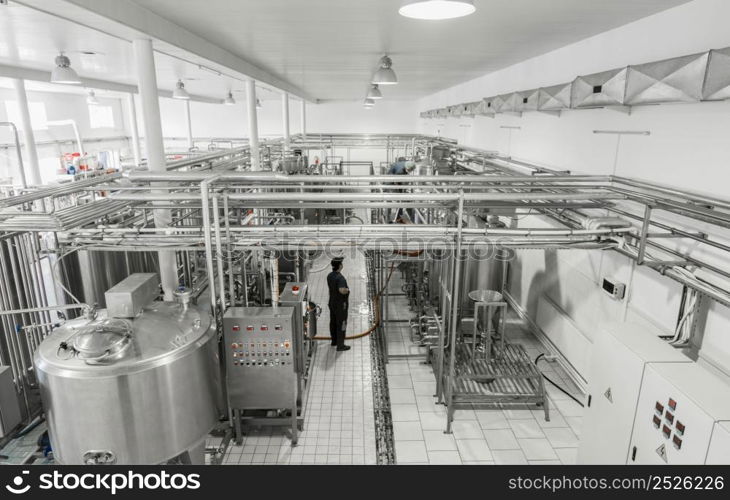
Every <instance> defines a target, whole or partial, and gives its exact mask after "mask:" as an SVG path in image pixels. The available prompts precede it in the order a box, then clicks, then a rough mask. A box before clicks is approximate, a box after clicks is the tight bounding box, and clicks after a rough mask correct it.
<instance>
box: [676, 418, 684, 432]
mask: <svg viewBox="0 0 730 500" xmlns="http://www.w3.org/2000/svg"><path fill="white" fill-rule="evenodd" d="M676 429H677V434H679V435H680V436H684V429H685V427H684V424H683V423H682V422H680V421H679V420H677V425H676Z"/></svg>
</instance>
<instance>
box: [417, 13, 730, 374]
mask: <svg viewBox="0 0 730 500" xmlns="http://www.w3.org/2000/svg"><path fill="white" fill-rule="evenodd" d="M729 18H730V2H727V1H725V0H696V1H694V2H691V3H689V4H685V5H683V6H680V7H677V8H674V9H671V10H669V11H666V12H663V13H660V14H657V15H654V16H651V17H649V18H646V19H643V20H640V21H637V22H634V23H632V24H629V25H626V26H624V27H621V28H618V29H615V30H612V31H609V32H606V33H603V34H601V35H598V36H595V37H592V38H590V39H587V40H584V41H581V42H579V43H576V44H574V45H571V46H568V47H564V48H562V49H559V50H556V51H554V52H551V53H549V54H546V55H543V56H540V57H537V58H534V59H531V60H529V61H525V62H523V63H520V64H517V65H515V66H512V67H509V68H506V69H504V70H501V71H498V72H495V73H492V74H489V75H485V76H483V77H481V78H479V79H476V80H473V81H470V82H467V83H464V84H462V85H458V86H456V87H453V88H450V89H447V90H444V91H442V92H439V93H437V94H434V95H432V96H429V97H427V98H425V99H422V100H421V101H420V102H419V112H420V111H425V110H428V109H434V108H440V107H444V106H447V105H453V104H459V103H463V102H469V101H474V100H479V99H481V98H483V97H488V96H493V95H497V94H502V93H507V92H511V91H518V90H526V89H532V88H537V87H541V86H548V85H554V84H561V83H566V82H569V81H572V80H573V79H574V78H575V77H576V76H578V75H581V74H589V73H593V72H598V71H603V70H608V69H613V68H617V67H622V66H626V65H629V64H638V63H644V62H650V61H656V60H660V59H663V58H669V57H675V56H681V55H686V54H692V53H696V52H702V51H706V50H709V49H713V48H723V47H726V46H729V45H730V30H728V29H727V23H726V20H727V19H729ZM419 122H420V125H419V128H420V131H421V132H423V133H428V134H439V133H440V134H441V135H443V136H446V137H453V138H456V139H458V140H459V141H460V142H463V143H465V144H468V145H473V146H476V147H481V148H485V149H494V150H497V151H500V152H502V153H505V154H509V155H512V156H513V157H516V158H520V159H524V160H527V161H530V162H533V163H537V164H541V165H545V166H551V167H557V168H560V169H570V170H572V171H575V172H587V173H591V174H610V173H615V174H617V175H624V176H631V177H638V178H643V179H648V180H651V181H655V182H661V183H666V184H672V185H676V186H680V187H682V188H684V189H690V190H696V191H701V192H705V193H710V194H715V195H719V196H723V197H727V183H728V181H729V180H730V173H728V165H730V140H728V131H730V103H729V102H720V103H700V104H677V105H663V106H646V107H636V108H634V110H633V112H632V114H631V115H630V116H628V115H625V114H621V113H617V112H615V111H610V110H585V111H579V110H574V111H567V112H564V113H563V115H562V116H561V117H559V118H557V117H554V116H549V115H544V114H540V113H526V114H524V115H523V116H522V117H516V116H507V115H499V116H497V117H496V118H494V119H490V118H486V117H476V118H463V119H434V120H419ZM514 126H518V127H520V129H519V130H514V129H509V128H504V127H514ZM601 129H606V130H648V131H650V132H651V135H650V136H623V137H621V138H620V139H619V137H618V136H615V135H596V134H594V133H593V131H594V130H601ZM525 222H527V221H525ZM533 222H534V218H533V219H531V220H530V223H533ZM716 236H717V237H719V238H721V239H723V240H727V234H721V235H716ZM686 250H687V251H690V252H695V253H696V252H699V251H700V249H697V248H691V249H690V248H687V249H686ZM724 264H725V267H727V264H726V263H724ZM610 275H613V276H616V277H617V278H619V279H620V280H622V281H624V282H626V283H627V284H628V285H629V299H628V300H627V301H626V302H623V303H620V302H614V301H612V300H611V299H610V298H608V297H607V296H605V295H604V294H603V293H602V292H601V291H600V288H599V285H600V280H601V279H602V277H603V276H610ZM511 289H512V292H513V293H514V295H515V296H516V297H517V299H518V300H519V302H520V304H521V305H522V307H524V308H525V310H526V311H527V312H528V313H529V314H530V315H531V317H533V318H537V317H538V316H539V317H540V319H541V320H543V321H547V322H548V323H550V324H549V325H547V326H546V327H545V328H547V329H548V330H555V331H560V330H570V327H572V326H573V325H574V326H577V328H578V329H579V330H580V335H576V336H575V338H572V339H570V341H569V342H564V345H563V346H562V349H563V350H564V353H565V354H566V355H567V356H568V358H569V360H570V361H571V362H572V363H573V364H574V365H575V366H576V367H581V368H580V369H581V370H582V371H583V372H584V375H585V370H586V361H587V360H586V359H584V357H585V352H586V351H585V349H584V347H585V344H590V341H591V339H592V338H593V337H594V336H595V335H596V334H598V333H597V332H599V331H600V325H601V323H603V322H605V321H615V320H619V321H620V320H624V319H626V320H629V321H639V322H641V323H644V324H647V325H648V326H649V327H650V328H653V329H656V330H657V331H658V332H662V333H670V332H671V331H672V330H673V328H674V326H675V324H676V321H677V315H678V307H679V297H680V294H681V288H680V287H679V286H678V285H677V284H676V283H674V282H672V281H671V280H669V279H667V278H664V277H662V276H661V275H659V274H657V273H655V272H653V271H651V270H647V269H645V268H636V267H635V266H633V265H632V264H631V263H630V262H629V261H628V259H625V258H623V257H620V256H618V255H615V254H612V253H608V252H582V251H558V252H534V251H529V252H528V251H525V252H520V254H519V259H518V261H517V263H516V265H515V269H514V274H513V279H512V283H511ZM551 308H552V309H553V310H558V311H560V313H561V314H560V318H558V319H555V318H553V317H551V314H548V313H546V312H545V311H546V310H548V309H551ZM556 321H557V327H556V324H554V323H555V322H556ZM729 326H730V313H729V312H728V310H727V308H724V307H722V306H719V305H717V304H713V305H712V307H711V311H710V318H709V319H708V324H707V328H706V333H705V338H704V343H703V346H702V352H701V355H702V356H703V360H705V361H711V362H712V363H714V364H715V365H717V366H719V367H721V368H722V369H724V370H725V371H727V372H728V373H730V333H728V330H729V328H728V327H729ZM545 328H544V329H545Z"/></svg>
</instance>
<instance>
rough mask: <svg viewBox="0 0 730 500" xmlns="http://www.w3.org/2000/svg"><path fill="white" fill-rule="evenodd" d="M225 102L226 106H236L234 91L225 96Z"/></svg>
mask: <svg viewBox="0 0 730 500" xmlns="http://www.w3.org/2000/svg"><path fill="white" fill-rule="evenodd" d="M223 104H225V105H226V106H235V105H236V100H235V99H234V98H233V92H228V97H226V98H225V100H224V101H223Z"/></svg>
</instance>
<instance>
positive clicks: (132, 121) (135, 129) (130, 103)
mask: <svg viewBox="0 0 730 500" xmlns="http://www.w3.org/2000/svg"><path fill="white" fill-rule="evenodd" d="M127 108H128V109H127V112H128V114H129V130H130V132H131V134H132V154H133V155H134V164H135V166H139V164H140V163H142V147H141V146H140V143H139V126H138V125H137V105H136V104H135V102H134V94H127Z"/></svg>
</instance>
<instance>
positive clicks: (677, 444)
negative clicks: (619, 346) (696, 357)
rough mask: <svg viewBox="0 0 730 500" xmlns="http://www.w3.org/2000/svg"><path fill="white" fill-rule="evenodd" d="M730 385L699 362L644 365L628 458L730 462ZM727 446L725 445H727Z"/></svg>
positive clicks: (644, 461) (658, 461)
mask: <svg viewBox="0 0 730 500" xmlns="http://www.w3.org/2000/svg"><path fill="white" fill-rule="evenodd" d="M728 422H730V385H729V384H727V383H726V382H725V381H724V380H722V379H720V378H719V377H717V376H715V375H713V374H712V373H710V372H708V371H707V370H705V369H704V368H703V367H702V366H700V365H698V364H696V363H691V364H687V363H652V364H650V365H649V366H647V368H646V374H645V376H644V381H643V384H642V386H641V394H640V396H639V404H638V408H637V411H636V418H635V420H634V430H633V436H632V439H631V447H630V449H629V460H628V463H629V464H643V465H648V464H655V465H662V464H670V465H692V464H695V465H701V464H705V463H706V462H707V461H708V460H711V461H712V462H713V463H718V461H721V460H724V462H723V464H724V465H728V464H730V461H729V460H728V446H727V443H728V436H727V430H728ZM723 446H724V449H723Z"/></svg>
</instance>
